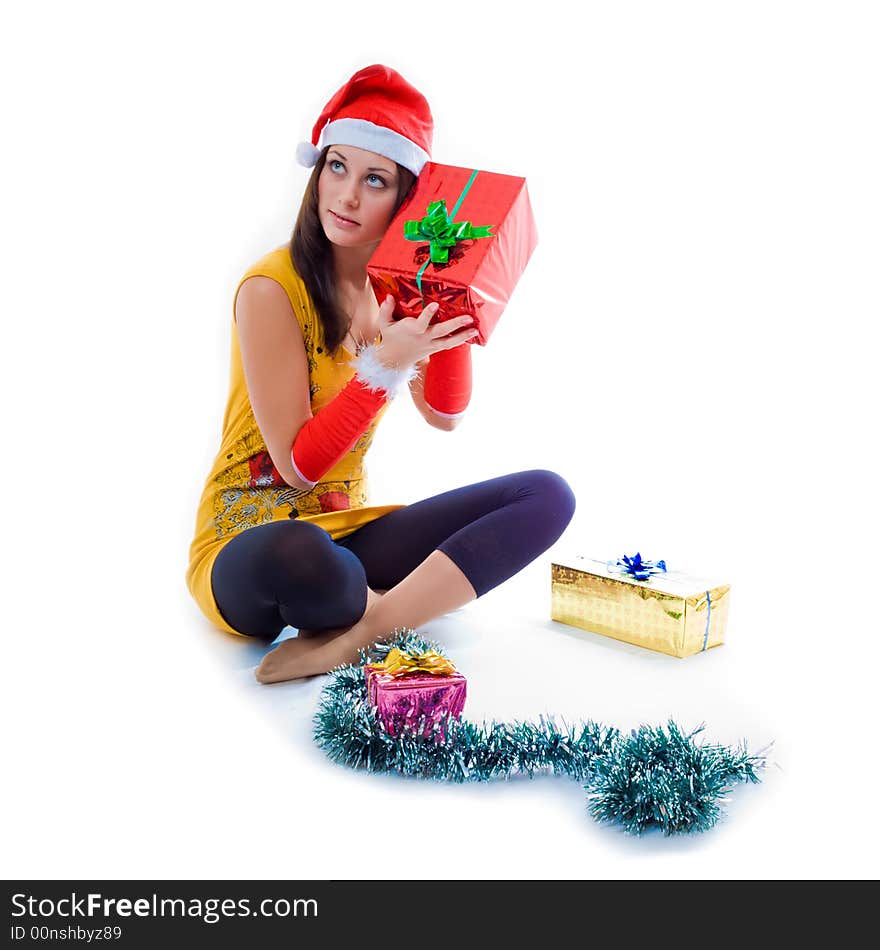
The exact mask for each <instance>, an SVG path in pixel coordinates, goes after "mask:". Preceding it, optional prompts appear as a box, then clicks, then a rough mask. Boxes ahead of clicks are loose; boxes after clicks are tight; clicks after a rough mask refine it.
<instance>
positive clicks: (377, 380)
mask: <svg viewBox="0 0 880 950" xmlns="http://www.w3.org/2000/svg"><path fill="white" fill-rule="evenodd" d="M351 365H352V366H353V367H354V370H355V373H356V375H357V377H358V379H359V380H360V381H361V382H362V383H363V384H364V385H365V386H366V387H367V388H368V389H371V390H373V391H374V392H379V391H384V392H385V394H386V395H387V397H388V399H393V398H394V396H395V395H396V394H397V392H398V391H399V390H400V389H401V387H403V386H405V385H406V384H407V383H409V381H410V380H411V379H412V378H413V377H415V376H416V375H417V373H418V370H417V369H416V367H415V366H388V365H387V364H386V363H383V362H382V360H380V359H379V348H378V346H377V345H376V344H375V343H371V344H370V345H369V346H367V347H365V348H364V349H363V350H361V352H360V353H359V354H358V356H356V357H355V359H354V360H352V364H351Z"/></svg>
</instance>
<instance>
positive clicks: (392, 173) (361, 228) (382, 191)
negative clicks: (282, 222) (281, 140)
mask: <svg viewBox="0 0 880 950" xmlns="http://www.w3.org/2000/svg"><path fill="white" fill-rule="evenodd" d="M397 189H398V173H397V165H396V164H395V163H394V162H393V161H391V159H390V158H385V157H384V156H383V155H377V154H376V153H375V152H367V151H365V150H364V149H362V148H355V147H354V146H353V145H331V146H330V149H329V150H328V152H327V161H326V162H325V163H324V167H323V168H322V169H321V174H320V175H319V176H318V217H319V218H320V220H321V224H322V226H323V228H324V233H325V234H326V235H327V239H328V240H329V241H331V242H332V243H333V244H338V245H339V246H340V247H361V246H363V245H365V244H377V243H378V242H379V241H381V240H382V236H383V235H384V234H385V231H386V230H387V228H388V225H389V224H390V223H391V217H392V213H393V211H394V206H395V204H396V202H397Z"/></svg>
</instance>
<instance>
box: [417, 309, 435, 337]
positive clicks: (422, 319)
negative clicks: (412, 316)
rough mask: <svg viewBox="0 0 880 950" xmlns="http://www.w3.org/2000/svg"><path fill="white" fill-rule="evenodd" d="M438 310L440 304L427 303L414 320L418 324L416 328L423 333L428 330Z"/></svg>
mask: <svg viewBox="0 0 880 950" xmlns="http://www.w3.org/2000/svg"><path fill="white" fill-rule="evenodd" d="M439 309H440V304H438V303H429V304H428V306H427V307H425V309H424V310H423V311H422V312H421V313H420V314H419V316H418V317H417V318H416V319H417V322H418V327H419V329H420V330H422V331H424V330H426V329H427V328H428V324H429V323H430V322H431V319H432V318H433V316H434V314H435V313H436V312H437V311H438V310H439Z"/></svg>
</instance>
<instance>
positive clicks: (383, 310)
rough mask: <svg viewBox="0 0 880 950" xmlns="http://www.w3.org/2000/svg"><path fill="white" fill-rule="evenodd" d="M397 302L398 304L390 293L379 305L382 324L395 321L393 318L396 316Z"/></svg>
mask: <svg viewBox="0 0 880 950" xmlns="http://www.w3.org/2000/svg"><path fill="white" fill-rule="evenodd" d="M395 304H396V301H395V299H394V298H393V297H392V296H391V294H388V296H387V297H386V298H385V299H384V300H383V301H382V303H381V304H380V305H379V323H380V324H382V325H387V324H389V323H391V322H393V321H392V318H393V316H394V307H395Z"/></svg>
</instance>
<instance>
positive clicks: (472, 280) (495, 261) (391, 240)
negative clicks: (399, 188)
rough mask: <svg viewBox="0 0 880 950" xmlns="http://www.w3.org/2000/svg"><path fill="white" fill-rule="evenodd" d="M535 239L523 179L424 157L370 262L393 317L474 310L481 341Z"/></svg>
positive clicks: (440, 316) (475, 339) (375, 287)
mask: <svg viewBox="0 0 880 950" xmlns="http://www.w3.org/2000/svg"><path fill="white" fill-rule="evenodd" d="M537 242H538V235H537V229H536V227H535V220H534V217H533V216H532V208H531V205H530V204H529V193H528V189H527V188H526V180H525V178H517V177H515V176H513V175H498V174H495V173H494V172H486V171H481V170H479V169H474V168H457V167H456V166H454V165H438V164H437V163H435V162H428V163H427V164H426V165H425V167H424V168H423V169H422V172H421V174H420V175H419V177H418V179H417V182H416V185H415V186H414V188H413V191H412V192H411V193H410V196H409V198H408V199H407V200H406V202H404V204H403V205H402V207H401V208H400V210H399V211H398V213H397V214H396V215H395V217H394V220H393V221H392V222H391V224H390V225H389V227H388V230H387V231H386V232H385V236H384V237H383V239H382V241H381V243H380V244H379V246H378V247H377V248H376V250H375V252H374V254H373V256H372V257H371V258H370V261H369V263H368V264H367V274H368V275H369V278H370V283H371V284H372V286H373V290H374V291H375V294H376V299H377V300H378V301H379V303H381V302H382V301H383V300H384V299H385V298H386V297H387V296H388V294H391V295H392V296H393V297H394V299H395V301H396V305H395V309H394V316H395V318H397V319H400V318H402V317H417V316H419V314H420V313H421V312H422V310H423V309H424V308H425V307H427V306H428V304H429V303H433V302H436V303H438V304H439V305H440V308H439V310H438V311H437V315H436V316H435V317H434V319H433V320H432V323H436V322H438V321H440V320H450V319H452V318H453V317H458V316H463V315H464V314H473V316H474V317H475V319H476V329H477V330H479V333H478V335H477V336H475V337H473V338H472V339H471V340H469V341H468V342H471V343H479V344H481V345H483V346H484V345H485V344H486V341H487V340H488V339H489V335H490V334H491V333H492V330H493V329H494V328H495V324H496V323H498V319H499V317H500V316H501V314H502V313H503V311H504V308H505V306H507V301H508V300H509V299H510V295H511V294H512V293H513V289H514V287H515V286H516V283H517V281H518V280H519V277H520V275H521V274H522V272H523V271H524V270H525V267H526V264H527V263H528V261H529V258H530V257H531V254H532V251H534V249H535V245H536V244H537Z"/></svg>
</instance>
